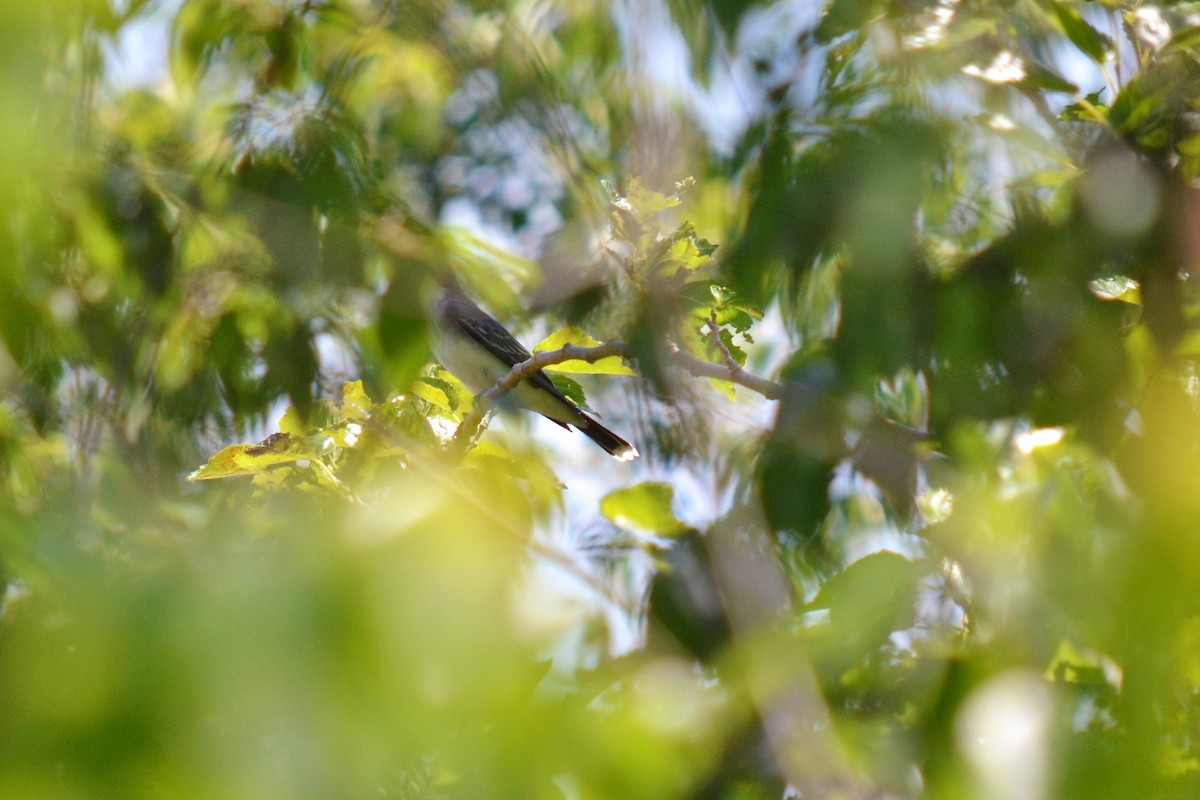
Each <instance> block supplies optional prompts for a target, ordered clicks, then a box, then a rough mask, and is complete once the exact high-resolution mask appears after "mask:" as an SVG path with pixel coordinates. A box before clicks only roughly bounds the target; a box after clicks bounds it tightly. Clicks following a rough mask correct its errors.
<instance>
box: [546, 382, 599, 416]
mask: <svg viewBox="0 0 1200 800" xmlns="http://www.w3.org/2000/svg"><path fill="white" fill-rule="evenodd" d="M550 380H551V381H553V382H554V385H555V386H557V387H558V390H559V391H560V392H562V393H563V394H565V395H566V396H567V399H568V400H570V401H571V402H572V403H574V404H575V405H577V406H579V407H580V408H582V409H583V410H585V411H591V410H592V409H591V408H589V407H588V404H587V396H586V395H585V394H584V393H583V387H582V386H580V385H579V381H577V380H574V379H573V378H568V377H567V376H566V375H551V376H550Z"/></svg>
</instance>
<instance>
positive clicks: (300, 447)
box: [188, 433, 313, 481]
mask: <svg viewBox="0 0 1200 800" xmlns="http://www.w3.org/2000/svg"><path fill="white" fill-rule="evenodd" d="M312 454H313V453H312V450H311V449H310V448H309V447H308V444H307V443H306V442H305V441H304V439H302V438H300V437H298V436H291V435H289V434H286V433H273V434H271V435H270V436H268V437H267V438H266V439H264V440H263V441H261V442H259V443H258V444H231V445H230V446H229V447H226V448H224V449H222V450H221V451H220V452H218V453H217V454H216V455H214V456H213V457H212V458H210V459H209V460H208V462H207V463H206V464H205V465H204V466H202V467H200V468H199V469H197V470H195V471H194V472H192V473H191V474H190V475H188V480H189V481H208V480H214V479H216V478H230V477H233V476H235V475H254V474H256V473H259V472H262V471H263V470H266V469H270V468H271V467H275V466H279V465H280V464H290V463H292V462H295V461H303V460H305V459H308V458H311V457H312Z"/></svg>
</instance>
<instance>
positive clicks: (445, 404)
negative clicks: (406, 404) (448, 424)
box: [412, 378, 454, 412]
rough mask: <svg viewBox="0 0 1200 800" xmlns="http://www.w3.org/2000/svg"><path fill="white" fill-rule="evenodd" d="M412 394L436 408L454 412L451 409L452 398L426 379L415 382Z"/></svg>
mask: <svg viewBox="0 0 1200 800" xmlns="http://www.w3.org/2000/svg"><path fill="white" fill-rule="evenodd" d="M412 393H413V394H414V395H416V396H417V397H419V398H421V399H422V400H424V401H425V402H426V403H429V405H431V406H434V407H435V408H440V409H442V410H443V411H449V412H453V411H454V409H453V408H451V407H450V398H449V396H447V394H446V392H444V391H443V390H442V389H440V388H438V387H437V386H434V385H433V384H432V383H429V382H428V381H426V380H425V379H424V378H417V379H416V380H415V381H413V385H412Z"/></svg>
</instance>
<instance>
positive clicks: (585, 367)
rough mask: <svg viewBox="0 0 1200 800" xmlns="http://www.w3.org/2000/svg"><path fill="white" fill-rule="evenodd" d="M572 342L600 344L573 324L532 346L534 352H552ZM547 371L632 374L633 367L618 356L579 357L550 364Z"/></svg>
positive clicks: (591, 345)
mask: <svg viewBox="0 0 1200 800" xmlns="http://www.w3.org/2000/svg"><path fill="white" fill-rule="evenodd" d="M569 344H573V345H576V346H578V347H595V346H596V345H598V344H600V342H598V341H596V340H595V339H594V338H592V336H591V334H589V333H587V332H586V331H584V330H582V329H580V328H576V327H575V326H573V325H568V326H567V327H565V328H559V329H558V330H556V331H555V332H554V333H552V334H550V335H549V336H547V337H546V338H545V339H543V340H542V341H540V342H538V344H537V345H536V346H534V348H533V352H535V353H545V352H552V351H554V350H560V349H562V348H563V347H565V346H566V345H569ZM546 371H547V372H569V373H575V374H580V375H588V374H594V375H634V374H636V373H635V372H634V371H633V369H632V368H631V367H630V366H629V365H628V364H626V363H625V362H624V360H622V359H621V357H620V356H608V357H607V358H602V359H599V360H597V361H592V362H589V361H582V360H580V359H571V360H570V361H563V362H562V363H560V364H552V365H550V366H548V367H546Z"/></svg>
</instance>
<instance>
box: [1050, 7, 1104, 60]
mask: <svg viewBox="0 0 1200 800" xmlns="http://www.w3.org/2000/svg"><path fill="white" fill-rule="evenodd" d="M1038 6H1040V7H1041V9H1042V11H1043V12H1044V13H1045V15H1046V18H1047V19H1048V20H1049V22H1050V24H1051V25H1053V26H1054V27H1055V28H1057V29H1058V30H1059V31H1060V32H1061V33H1062V34H1063V35H1064V36H1066V37H1067V38H1068V39H1070V40H1071V43H1072V44H1074V45H1075V46H1076V47H1078V48H1079V49H1080V50H1082V51H1083V52H1084V53H1086V54H1087V55H1088V56H1089V57H1090V58H1091V59H1092V60H1093V61H1095V62H1096V63H1098V64H1100V63H1104V59H1105V57H1106V55H1107V54H1108V51H1109V49H1110V43H1109V41H1108V37H1106V36H1104V34H1102V33H1100V32H1099V31H1097V30H1096V29H1095V28H1093V27H1092V26H1091V25H1089V24H1088V23H1087V22H1086V21H1085V20H1084V18H1083V17H1082V16H1080V14H1079V11H1078V10H1077V9H1076V8H1075V7H1073V6H1069V5H1066V4H1065V3H1061V2H1058V0H1038Z"/></svg>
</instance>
